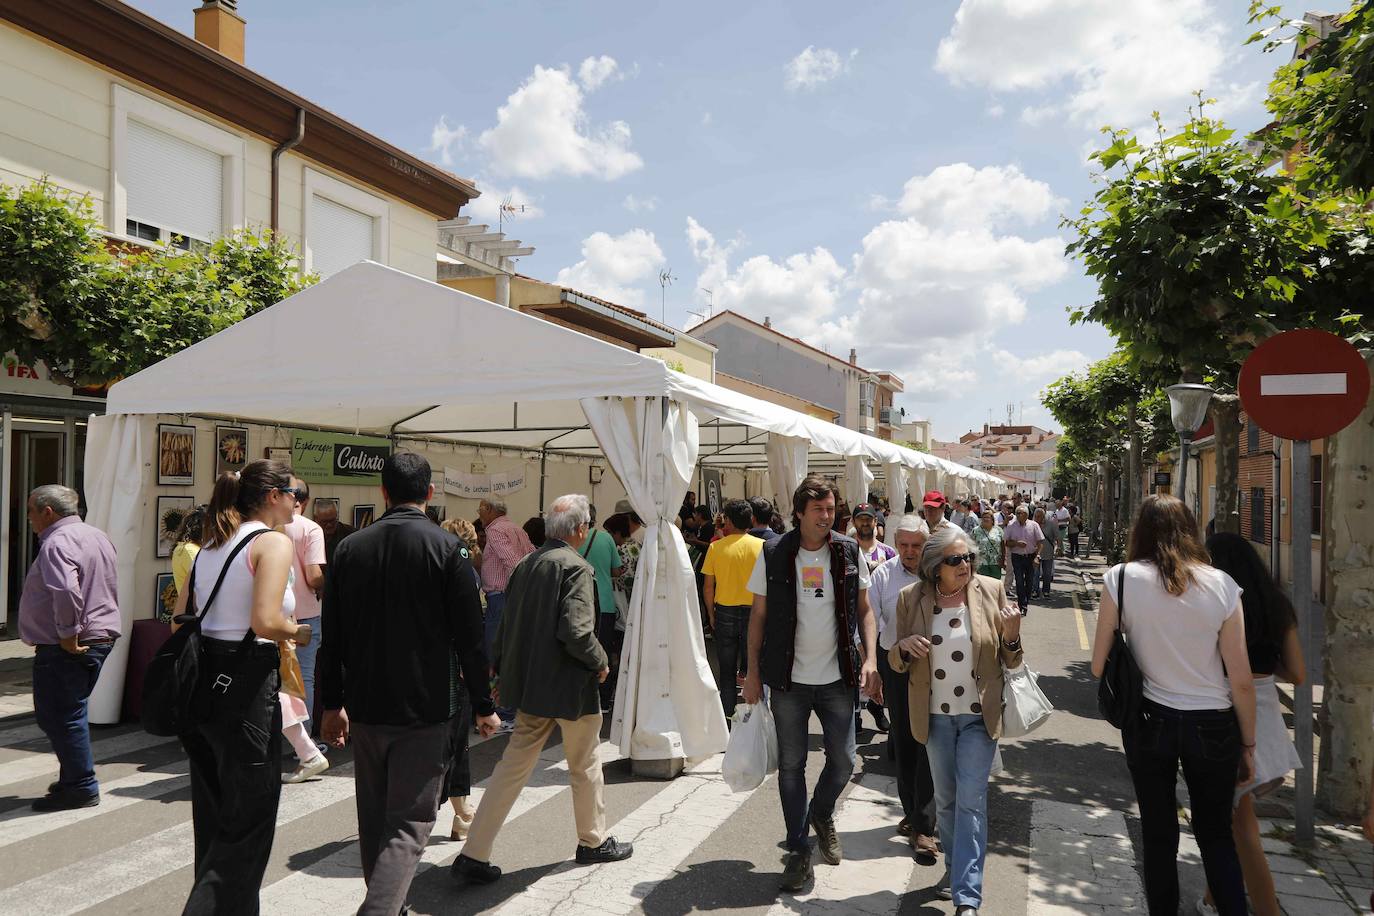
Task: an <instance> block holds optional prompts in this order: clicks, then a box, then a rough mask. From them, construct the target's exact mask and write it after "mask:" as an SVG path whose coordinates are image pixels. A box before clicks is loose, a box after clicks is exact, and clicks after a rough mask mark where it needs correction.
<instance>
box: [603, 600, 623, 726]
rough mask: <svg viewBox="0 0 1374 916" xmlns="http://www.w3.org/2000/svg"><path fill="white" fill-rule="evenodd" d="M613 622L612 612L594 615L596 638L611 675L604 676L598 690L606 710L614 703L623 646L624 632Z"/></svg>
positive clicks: (613, 613)
mask: <svg viewBox="0 0 1374 916" xmlns="http://www.w3.org/2000/svg"><path fill="white" fill-rule="evenodd" d="M615 620H616V614H615V612H614V611H612V612H611V613H609V614H600V613H598V614H597V615H596V638H597V641H598V642H600V643H601V648H603V649H605V650H606V659H607V661H606V664H607V665H608V666H609V667H610V669H611V673H610V674H608V675H607V676H606V680H604V681H602V682H601V686H600V688H598V689H599V692H600V694H601V705H602V707H603V708H607V709H609V708H610V706H611V704H613V703H614V702H615V685H616V681H617V680H618V679H619V677H620V650H621V649H622V648H623V647H624V645H625V631H624V630H618V629H616V626H615Z"/></svg>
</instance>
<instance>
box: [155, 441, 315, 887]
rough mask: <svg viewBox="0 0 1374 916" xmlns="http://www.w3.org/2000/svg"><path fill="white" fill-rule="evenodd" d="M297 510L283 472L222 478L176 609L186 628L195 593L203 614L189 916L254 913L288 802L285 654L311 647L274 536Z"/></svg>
mask: <svg viewBox="0 0 1374 916" xmlns="http://www.w3.org/2000/svg"><path fill="white" fill-rule="evenodd" d="M295 506H296V494H295V491H294V490H293V489H292V487H291V469H290V468H288V467H287V466H286V465H285V464H283V463H282V462H279V461H261V460H260V461H252V462H249V463H248V465H247V466H246V467H244V469H243V470H242V471H240V472H239V473H238V474H222V475H220V478H219V480H217V481H215V490H214V494H213V495H212V496H211V497H210V508H209V510H208V515H207V518H206V520H205V531H204V540H203V541H202V542H201V549H200V552H199V553H198V554H196V560H195V564H194V566H193V567H192V571H191V576H192V588H187V589H185V590H183V591H182V593H181V595H180V596H179V597H178V599H177V615H178V616H180V615H181V614H182V613H184V612H185V611H186V607H187V598H188V596H189V595H190V594H191V593H192V592H194V594H195V596H196V607H197V608H201V609H203V610H204V612H205V613H204V615H203V616H202V617H201V632H202V634H203V643H204V646H205V653H204V655H203V656H202V658H201V671H200V678H199V680H198V682H197V685H196V688H195V696H194V699H193V704H192V708H193V710H194V712H195V719H196V723H197V724H196V726H195V728H194V729H193V730H192V731H190V732H188V733H187V734H184V735H182V736H181V744H182V747H184V748H185V749H186V755H187V757H189V758H190V764H191V820H192V824H193V826H194V829H195V865H196V871H195V883H194V884H193V885H192V887H191V894H190V897H189V898H188V899H187V901H186V907H185V909H184V910H183V913H185V914H200V913H204V914H212V913H214V914H222V913H256V912H257V911H258V890H259V888H261V886H262V876H263V873H264V872H265V871H266V869H267V860H268V856H269V855H270V853H271V851H272V837H273V835H274V833H275V832H276V822H277V802H278V800H279V799H280V798H281V742H282V733H281V727H282V719H281V706H280V705H279V704H278V701H277V691H278V690H279V688H280V686H281V677H280V675H279V674H278V667H279V666H280V664H281V657H280V654H279V653H278V650H277V642H279V641H284V640H288V639H290V640H293V641H295V642H296V643H298V644H299V643H305V642H307V641H309V639H310V626H309V625H307V624H297V623H295V622H294V621H293V620H292V619H291V613H292V611H294V610H295V596H294V595H293V594H292V592H291V588H290V584H289V582H290V579H289V577H290V573H291V565H292V563H293V562H294V559H295V550H294V549H293V548H292V546H291V539H290V538H289V537H287V536H286V535H285V534H283V533H281V532H280V531H272V530H270V529H273V528H280V527H281V526H283V525H285V524H286V523H287V522H289V521H290V520H291V515H292V512H293V511H294V509H295ZM249 538H252V540H251V541H250V542H249V543H247V544H246V545H244V546H243V547H242V549H238V550H237V553H236V552H235V551H236V549H237V548H239V547H240V545H241V544H243V543H244V542H245V541H248V539H249ZM226 564H227V565H228V570H227V572H225V574H224V579H223V583H222V584H221V585H220V587H219V591H218V593H217V594H215V596H214V601H213V602H210V596H211V593H212V592H214V590H215V583H216V581H217V580H219V578H220V573H221V572H222V571H224V570H225V567H226Z"/></svg>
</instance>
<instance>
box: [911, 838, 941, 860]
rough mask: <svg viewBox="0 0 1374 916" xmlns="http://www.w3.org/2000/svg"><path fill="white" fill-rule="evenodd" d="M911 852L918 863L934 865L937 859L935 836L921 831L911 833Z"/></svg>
mask: <svg viewBox="0 0 1374 916" xmlns="http://www.w3.org/2000/svg"><path fill="white" fill-rule="evenodd" d="M910 842H911V854H912V856H913V857H914V858H915V859H916V864H917V865H934V864H935V861H936V849H935V838H934V837H930V836H926V835H925V834H921V833H913V834H912V835H911V840H910Z"/></svg>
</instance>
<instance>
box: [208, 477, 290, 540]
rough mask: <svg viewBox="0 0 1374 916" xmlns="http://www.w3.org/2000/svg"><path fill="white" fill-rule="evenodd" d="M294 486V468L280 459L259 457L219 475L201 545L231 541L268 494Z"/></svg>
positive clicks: (211, 498)
mask: <svg viewBox="0 0 1374 916" xmlns="http://www.w3.org/2000/svg"><path fill="white" fill-rule="evenodd" d="M289 486H291V468H290V467H288V466H287V465H286V463H285V462H281V461H269V460H267V459H263V458H259V459H258V460H257V461H250V462H248V464H247V465H246V466H245V467H244V469H243V470H242V471H239V472H238V473H237V474H235V473H233V472H230V473H227V474H221V475H219V479H218V480H216V481H215V490H214V492H213V493H212V494H211V495H210V507H209V509H208V511H207V513H206V518H205V540H204V541H202V542H201V546H203V547H206V548H214V547H218V546H219V545H220V544H225V543H228V541H229V540H230V539H231V538H232V537H233V536H234V532H235V531H238V530H239V525H242V524H243V520H244V519H245V518H247V517H248V516H249V515H251V514H252V513H253V511H254V510H255V509H257V508H258V507H259V506H261V505H262V504H263V502H264V501H265V500H266V499H267V494H268V493H270V492H271V491H272V490H274V489H277V488H279V487H289Z"/></svg>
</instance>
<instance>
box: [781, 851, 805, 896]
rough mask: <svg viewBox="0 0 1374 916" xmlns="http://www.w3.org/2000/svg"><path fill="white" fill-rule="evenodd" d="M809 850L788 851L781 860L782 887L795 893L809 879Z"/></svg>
mask: <svg viewBox="0 0 1374 916" xmlns="http://www.w3.org/2000/svg"><path fill="white" fill-rule="evenodd" d="M811 876H812V871H811V850H809V849H808V850H806V851H805V852H789V853H788V854H787V858H786V859H784V860H783V867H782V889H783V890H785V891H790V892H792V893H796V892H797V891H800V890H801V889H802V888H804V887H806V882H808V881H810V880H811Z"/></svg>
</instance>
